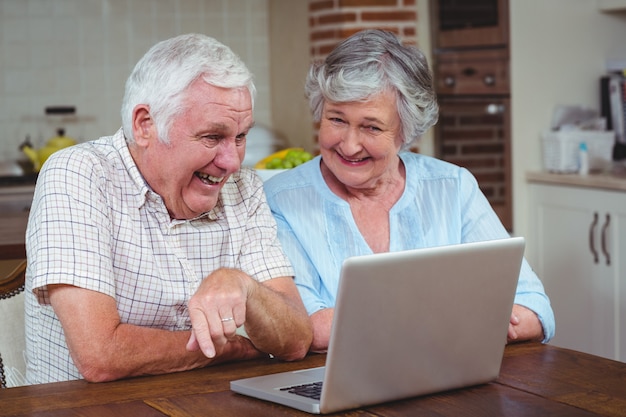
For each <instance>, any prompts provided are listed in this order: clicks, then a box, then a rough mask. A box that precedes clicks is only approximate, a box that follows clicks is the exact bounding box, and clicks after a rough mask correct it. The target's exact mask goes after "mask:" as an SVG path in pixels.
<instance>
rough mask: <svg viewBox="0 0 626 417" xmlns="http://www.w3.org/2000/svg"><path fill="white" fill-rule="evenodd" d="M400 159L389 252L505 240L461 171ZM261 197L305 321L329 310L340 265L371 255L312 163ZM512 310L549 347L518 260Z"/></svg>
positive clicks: (532, 278)
mask: <svg viewBox="0 0 626 417" xmlns="http://www.w3.org/2000/svg"><path fill="white" fill-rule="evenodd" d="M400 157H401V159H402V161H403V163H404V165H405V168H406V178H407V181H406V185H405V189H404V192H403V194H402V196H401V197H400V199H399V200H398V201H397V202H396V204H395V205H394V206H393V207H392V209H391V210H390V212H389V225H390V251H400V250H406V249H414V248H423V247H432V246H440V245H449V244H456V243H464V242H475V241H484V240H493V239H501V238H506V237H508V236H509V234H508V233H507V231H506V229H505V228H504V226H503V225H502V223H501V222H500V220H499V218H498V217H497V215H496V214H495V212H494V211H493V209H492V208H491V206H490V204H489V202H488V201H487V199H486V198H485V196H484V195H483V193H482V192H481V191H480V189H479V188H478V183H477V182H476V179H475V178H474V177H473V176H472V174H471V173H470V172H469V171H468V170H466V169H465V168H461V167H458V166H456V165H452V164H450V163H447V162H444V161H441V160H438V159H435V158H431V157H428V156H425V155H420V154H415V153H410V152H403V153H401V154H400ZM265 192H266V195H267V200H268V203H269V205H270V208H271V209H272V213H273V214H274V217H275V218H276V221H277V224H278V237H279V239H280V241H281V243H282V246H283V249H284V250H285V253H286V254H287V256H288V257H289V259H290V260H291V262H292V264H293V267H294V269H295V273H296V275H295V282H296V284H297V286H298V289H299V291H300V295H301V296H302V300H303V301H304V305H305V306H306V309H307V311H308V313H309V314H312V313H314V312H316V311H318V310H320V309H323V308H328V307H333V306H334V304H335V296H336V294H337V288H338V282H339V272H340V270H341V264H342V262H343V260H344V259H345V258H347V257H348V256H353V255H365V254H371V253H372V250H371V249H370V247H369V245H368V244H367V243H366V241H365V239H364V238H363V236H362V235H361V233H360V232H359V229H358V228H357V225H356V223H355V221H354V218H353V217H352V212H351V211H350V206H349V205H348V203H347V202H346V201H345V200H343V199H341V198H339V197H338V196H337V195H336V194H334V193H333V192H332V191H331V190H330V189H329V188H328V186H327V185H326V182H325V181H324V180H323V178H322V174H321V171H320V157H319V156H318V157H316V158H314V159H313V160H311V161H310V162H308V163H305V164H303V165H300V166H298V167H296V168H293V169H290V170H289V171H286V172H284V173H281V174H278V175H276V176H274V177H272V178H270V179H269V180H268V181H266V183H265ZM515 303H516V304H520V305H523V306H525V307H527V308H529V309H531V310H533V311H534V312H535V313H537V315H538V316H539V320H540V321H541V324H542V326H543V330H544V335H545V339H544V342H547V341H549V340H550V339H551V338H552V336H553V335H554V327H555V324H554V314H553V312H552V308H551V306H550V300H549V298H548V297H547V295H546V293H545V291H544V288H543V285H542V283H541V281H540V280H539V278H538V277H537V275H536V274H535V272H534V271H533V270H532V269H531V267H530V265H529V264H528V262H527V261H526V259H524V261H523V263H522V268H521V272H520V278H519V282H518V286H517V292H516V295H515Z"/></svg>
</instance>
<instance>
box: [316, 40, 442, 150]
mask: <svg viewBox="0 0 626 417" xmlns="http://www.w3.org/2000/svg"><path fill="white" fill-rule="evenodd" d="M385 90H388V91H392V92H394V93H395V95H396V100H397V101H396V108H397V111H398V114H399V116H400V120H401V124H402V132H401V134H402V139H403V142H404V146H403V148H404V149H406V148H408V147H409V146H410V145H411V144H412V143H413V142H414V141H416V140H418V139H420V138H421V136H422V135H423V134H424V133H425V132H426V131H427V130H428V129H430V128H431V127H432V126H433V125H434V124H435V123H437V119H438V117H439V106H438V104H437V97H436V94H435V90H434V87H433V79H432V74H431V72H430V69H429V68H428V62H427V60H426V57H425V56H424V54H423V53H422V52H421V51H420V50H419V49H417V48H416V47H414V46H411V45H403V44H402V43H401V42H400V40H399V39H398V38H397V36H396V35H394V34H393V33H391V32H388V31H384V30H378V29H368V30H363V31H361V32H357V33H356V34H354V35H352V36H350V37H349V38H347V39H345V40H344V41H343V42H341V43H340V44H339V45H338V46H337V47H336V48H335V49H334V50H333V51H332V52H331V53H330V54H329V55H328V57H327V58H326V60H324V62H321V63H316V64H313V65H312V66H311V68H310V70H309V74H308V77H307V80H306V85H305V92H306V96H307V97H308V99H309V105H310V107H311V111H312V112H313V118H314V120H315V121H317V122H319V121H320V119H321V117H322V109H323V106H324V102H325V101H326V100H329V101H332V102H337V103H341V102H349V101H366V100H368V99H369V98H370V97H373V96H375V95H377V94H379V93H381V92H383V91H385Z"/></svg>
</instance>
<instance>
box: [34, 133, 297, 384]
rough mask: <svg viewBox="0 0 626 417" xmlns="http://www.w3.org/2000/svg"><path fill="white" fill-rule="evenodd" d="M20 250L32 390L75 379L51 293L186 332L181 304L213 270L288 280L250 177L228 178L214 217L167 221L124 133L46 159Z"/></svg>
mask: <svg viewBox="0 0 626 417" xmlns="http://www.w3.org/2000/svg"><path fill="white" fill-rule="evenodd" d="M26 250H27V257H28V269H27V273H26V281H27V294H26V338H27V343H26V352H27V364H28V365H27V379H28V382H29V383H45V382H52V381H61V380H68V379H77V378H81V376H80V374H79V372H78V370H77V369H76V367H75V366H74V364H73V362H72V359H71V358H70V354H69V351H68V348H67V345H66V342H65V338H64V336H63V331H62V328H61V325H60V322H59V320H58V319H57V317H56V315H55V314H54V311H53V310H52V308H51V306H50V303H49V299H48V292H47V287H46V286H47V285H49V284H70V285H75V286H78V287H82V288H86V289H90V290H93V291H98V292H101V293H104V294H107V295H109V296H111V297H114V298H115V300H116V303H117V307H118V311H119V314H120V318H121V321H122V323H129V324H134V325H139V326H148V327H155V328H160V329H168V330H186V329H189V328H190V326H191V325H190V320H189V314H188V311H187V302H188V300H189V298H190V297H191V295H192V294H194V292H195V291H196V289H197V288H198V286H199V284H200V282H201V281H202V279H203V278H204V277H206V276H207V275H208V274H209V273H211V272H212V271H214V270H215V269H217V268H219V267H230V268H239V269H241V270H243V271H245V272H246V273H248V274H250V275H251V276H253V277H254V278H255V279H256V280H258V281H264V280H268V279H271V278H275V277H279V276H292V275H293V271H292V269H291V266H290V264H289V261H288V260H287V258H286V257H285V255H284V254H283V252H282V249H281V247H280V244H279V242H278V240H277V237H276V224H275V221H274V218H273V217H272V214H271V213H270V210H269V208H268V206H267V203H266V201H265V195H264V194H263V184H262V182H261V180H260V179H259V178H258V177H257V176H256V175H255V173H254V171H252V170H251V169H241V170H240V172H239V173H236V174H233V175H232V176H231V178H229V180H228V182H227V183H226V184H225V185H224V188H223V189H222V192H221V195H220V198H219V201H218V204H217V206H216V207H215V208H214V209H213V210H211V211H210V212H208V213H205V214H204V215H202V216H200V217H198V218H196V219H193V220H184V221H183V220H171V219H170V216H169V214H168V212H167V209H166V207H165V205H164V203H163V200H162V199H161V197H160V196H159V195H158V194H156V193H154V192H153V191H151V189H150V187H149V186H148V185H147V184H146V183H145V181H144V179H143V177H142V176H141V174H140V173H139V170H138V169H137V166H136V165H135V163H134V161H133V159H132V158H131V155H130V152H129V150H128V147H127V145H126V142H125V139H124V136H123V134H122V132H121V130H120V131H118V132H117V133H116V134H115V135H114V136H109V137H103V138H100V139H98V140H96V141H93V142H88V143H84V144H80V145H76V146H73V147H70V148H67V149H64V150H62V151H59V152H56V153H55V154H54V155H52V157H50V158H49V159H48V161H47V162H46V163H45V166H44V167H43V169H42V171H41V173H40V174H39V178H38V180H37V187H36V190H35V196H34V200H33V205H32V209H31V214H30V219H29V223H28V229H27V232H26Z"/></svg>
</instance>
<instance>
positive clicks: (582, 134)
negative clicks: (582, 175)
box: [541, 131, 615, 173]
mask: <svg viewBox="0 0 626 417" xmlns="http://www.w3.org/2000/svg"><path fill="white" fill-rule="evenodd" d="M541 139H542V143H543V165H544V168H545V169H546V170H547V171H550V172H559V173H573V172H578V148H579V146H580V144H581V143H582V142H585V143H586V144H587V152H588V153H589V169H590V170H595V171H597V170H605V169H606V168H607V167H608V166H610V164H611V161H612V159H613V145H614V144H615V133H614V132H613V131H572V132H544V133H543V134H542V135H541Z"/></svg>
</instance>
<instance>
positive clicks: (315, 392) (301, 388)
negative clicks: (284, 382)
mask: <svg viewBox="0 0 626 417" xmlns="http://www.w3.org/2000/svg"><path fill="white" fill-rule="evenodd" d="M280 390H281V391H287V392H289V393H291V394H296V395H301V396H303V397H307V398H312V399H314V400H319V399H320V396H321V395H322V381H319V382H311V383H310V384H303V385H294V386H291V387H285V388H281V389H280Z"/></svg>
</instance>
